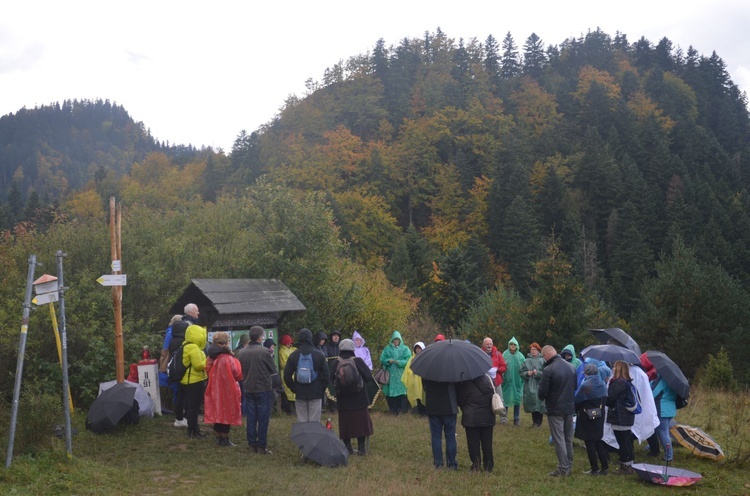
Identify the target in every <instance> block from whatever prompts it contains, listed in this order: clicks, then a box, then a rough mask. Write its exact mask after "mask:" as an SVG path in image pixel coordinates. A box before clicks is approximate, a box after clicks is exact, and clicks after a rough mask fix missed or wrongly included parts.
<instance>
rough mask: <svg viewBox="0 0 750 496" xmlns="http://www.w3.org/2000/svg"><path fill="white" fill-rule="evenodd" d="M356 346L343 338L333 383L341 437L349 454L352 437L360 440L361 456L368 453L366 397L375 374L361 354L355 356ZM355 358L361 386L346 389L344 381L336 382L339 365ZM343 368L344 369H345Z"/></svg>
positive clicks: (369, 433) (333, 367) (369, 425)
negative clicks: (368, 386)
mask: <svg viewBox="0 0 750 496" xmlns="http://www.w3.org/2000/svg"><path fill="white" fill-rule="evenodd" d="M354 352H355V345H354V341H352V340H351V339H343V340H341V343H339V356H338V358H336V359H335V360H334V361H333V362H332V364H331V381H330V382H331V383H336V405H337V407H338V411H339V437H340V438H341V440H342V441H343V442H344V445H345V446H346V448H347V449H348V450H349V453H350V454H353V453H354V448H352V438H356V439H357V451H356V453H357V454H358V455H361V456H364V455H365V454H366V453H367V444H368V443H367V438H368V437H370V436H372V433H373V428H372V419H371V418H370V412H369V411H368V408H369V405H370V400H369V398H368V396H367V384H368V383H370V382H372V381H373V379H372V373H371V372H370V368H369V367H368V366H367V364H366V363H365V362H364V360H362V359H361V358H360V357H357V356H355V355H354ZM350 359H351V360H353V361H354V365H355V366H356V368H357V373H359V375H360V377H361V378H362V385H361V387H360V388H359V389H358V390H357V388H351V387H350V388H349V389H347V388H345V387H343V386H342V385H341V383H337V372H338V369H339V367H340V366H347V365H343V364H344V363H345V362H346V361H347V360H350ZM343 370H344V369H342V372H343Z"/></svg>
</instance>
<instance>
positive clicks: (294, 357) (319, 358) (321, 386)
mask: <svg viewBox="0 0 750 496" xmlns="http://www.w3.org/2000/svg"><path fill="white" fill-rule="evenodd" d="M266 353H268V352H266ZM308 353H311V354H312V359H313V370H315V372H317V373H318V377H317V378H316V379H315V380H314V381H313V382H312V383H311V384H300V383H298V382H297V381H296V380H294V373H295V372H296V371H297V363H298V362H299V356H300V355H301V354H305V355H306V354H308ZM328 377H329V376H328V363H327V362H326V357H325V355H323V353H322V352H321V351H320V350H319V349H317V348H316V347H315V346H313V342H312V333H311V332H310V331H309V330H308V329H302V330H301V331H300V332H299V333H298V334H297V349H296V350H295V351H293V352H292V354H291V355H289V359H288V360H287V362H286V366H285V367H284V384H286V385H287V387H288V388H289V389H291V390H292V392H293V393H294V394H295V396H296V398H297V399H300V400H320V399H323V395H324V394H325V390H326V386H328Z"/></svg>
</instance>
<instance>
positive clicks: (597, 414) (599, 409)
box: [575, 363, 609, 475]
mask: <svg viewBox="0 0 750 496" xmlns="http://www.w3.org/2000/svg"><path fill="white" fill-rule="evenodd" d="M583 373H584V378H583V381H581V385H580V386H579V387H578V390H577V391H576V394H575V402H576V413H577V414H578V420H577V421H576V430H575V437H577V438H578V439H582V440H583V442H584V443H585V444H586V453H587V454H588V456H589V464H591V469H590V470H588V471H586V472H584V473H585V474H589V475H607V473H608V472H609V456H608V454H607V448H606V446H605V445H604V441H602V436H603V435H604V402H605V400H606V398H607V385H606V384H605V383H604V381H603V380H602V378H601V377H600V376H599V368H598V367H597V366H596V365H595V364H593V363H587V364H586V365H585V366H584V369H583ZM599 464H601V470H600V469H599Z"/></svg>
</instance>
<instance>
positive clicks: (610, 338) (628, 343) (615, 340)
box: [590, 327, 641, 356]
mask: <svg viewBox="0 0 750 496" xmlns="http://www.w3.org/2000/svg"><path fill="white" fill-rule="evenodd" d="M590 331H591V334H593V335H594V337H596V338H597V339H598V340H599V341H600V342H601V343H602V344H616V345H617V346H622V347H624V348H627V349H629V350H632V351H633V353H635V354H636V355H638V356H641V347H640V346H638V343H636V342H635V339H633V338H631V337H630V334H628V333H627V332H625V331H623V330H622V329H620V328H619V327H610V328H609V329H590Z"/></svg>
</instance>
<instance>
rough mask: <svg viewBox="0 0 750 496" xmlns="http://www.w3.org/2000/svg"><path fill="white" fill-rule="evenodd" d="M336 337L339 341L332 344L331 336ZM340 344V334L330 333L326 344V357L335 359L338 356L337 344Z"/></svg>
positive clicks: (336, 332)
mask: <svg viewBox="0 0 750 496" xmlns="http://www.w3.org/2000/svg"><path fill="white" fill-rule="evenodd" d="M334 335H335V336H338V337H339V340H338V341H336V342H335V343H334V342H333V336H334ZM340 342H341V332H339V331H331V335H330V336H328V343H326V357H328V358H336V357H337V356H339V343H340Z"/></svg>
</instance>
